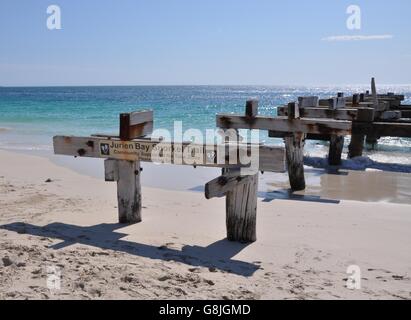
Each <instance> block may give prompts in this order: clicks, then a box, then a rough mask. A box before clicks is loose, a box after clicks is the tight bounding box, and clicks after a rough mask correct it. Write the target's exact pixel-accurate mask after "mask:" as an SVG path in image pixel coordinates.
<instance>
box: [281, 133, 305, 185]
mask: <svg viewBox="0 0 411 320" xmlns="http://www.w3.org/2000/svg"><path fill="white" fill-rule="evenodd" d="M284 142H285V154H286V157H287V167H288V177H289V179H290V186H291V190H293V191H300V190H304V189H305V178H304V144H305V135H304V134H303V133H294V134H292V135H291V136H287V137H285V138H284Z"/></svg>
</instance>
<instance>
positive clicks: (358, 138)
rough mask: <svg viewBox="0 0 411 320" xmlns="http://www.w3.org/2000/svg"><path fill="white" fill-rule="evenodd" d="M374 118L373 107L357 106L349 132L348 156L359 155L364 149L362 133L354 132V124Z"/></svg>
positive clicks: (367, 121) (363, 135) (368, 121)
mask: <svg viewBox="0 0 411 320" xmlns="http://www.w3.org/2000/svg"><path fill="white" fill-rule="evenodd" d="M373 120H374V109H373V108H358V110H357V117H356V119H355V121H353V132H352V134H351V143H350V145H349V147H348V158H350V159H352V158H355V157H361V156H362V152H363V150H364V138H365V134H364V133H356V132H355V131H356V130H355V126H356V124H361V123H370V122H372V121H373Z"/></svg>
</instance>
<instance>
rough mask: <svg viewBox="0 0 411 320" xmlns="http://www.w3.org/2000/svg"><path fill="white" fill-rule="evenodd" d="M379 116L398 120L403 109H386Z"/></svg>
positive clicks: (384, 118) (383, 118)
mask: <svg viewBox="0 0 411 320" xmlns="http://www.w3.org/2000/svg"><path fill="white" fill-rule="evenodd" d="M379 118H380V119H381V120H398V119H400V118H401V111H399V110H391V111H384V112H383V113H382V114H381V116H380V117H379Z"/></svg>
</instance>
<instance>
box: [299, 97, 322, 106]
mask: <svg viewBox="0 0 411 320" xmlns="http://www.w3.org/2000/svg"><path fill="white" fill-rule="evenodd" d="M318 101H319V99H318V97H317V96H309V97H298V106H299V107H300V108H316V107H318Z"/></svg>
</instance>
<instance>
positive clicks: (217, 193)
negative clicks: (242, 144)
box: [204, 170, 254, 199]
mask: <svg viewBox="0 0 411 320" xmlns="http://www.w3.org/2000/svg"><path fill="white" fill-rule="evenodd" d="M252 179H254V176H241V175H240V170H235V171H234V172H229V173H225V174H223V175H221V176H220V177H218V178H216V179H214V180H211V181H210V182H208V183H206V185H205V189H204V194H205V197H206V199H212V198H220V197H223V196H225V195H226V193H227V192H228V191H232V190H234V189H236V188H237V187H239V186H241V185H243V184H245V183H250V182H251V180H252Z"/></svg>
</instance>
